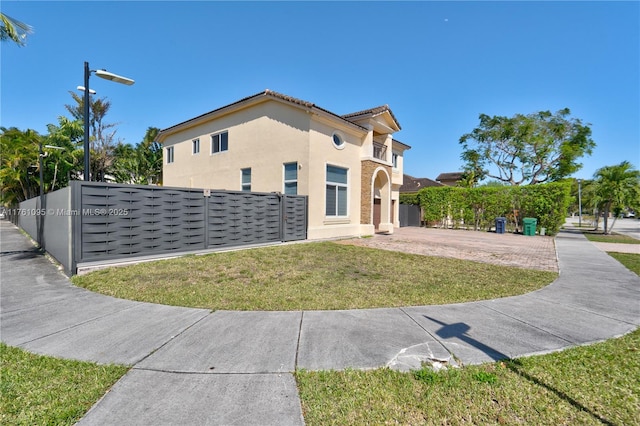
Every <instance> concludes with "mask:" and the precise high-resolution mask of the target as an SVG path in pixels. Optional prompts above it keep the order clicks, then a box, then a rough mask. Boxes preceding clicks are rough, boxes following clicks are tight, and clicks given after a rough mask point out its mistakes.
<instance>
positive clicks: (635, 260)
mask: <svg viewBox="0 0 640 426" xmlns="http://www.w3.org/2000/svg"><path fill="white" fill-rule="evenodd" d="M607 254H608V255H609V256H611V257H613V258H614V259H616V260H617V261H618V262H620V263H622V264H623V265H624V266H626V267H627V269H629V270H630V271H632V272H635V273H636V274H637V275H640V254H635V253H616V252H607Z"/></svg>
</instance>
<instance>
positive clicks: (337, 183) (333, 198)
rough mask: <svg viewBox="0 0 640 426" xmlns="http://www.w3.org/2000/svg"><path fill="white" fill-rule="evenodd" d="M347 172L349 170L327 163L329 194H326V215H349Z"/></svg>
mask: <svg viewBox="0 0 640 426" xmlns="http://www.w3.org/2000/svg"><path fill="white" fill-rule="evenodd" d="M347 174H348V170H347V169H343V168H342V167H336V166H329V165H327V194H326V203H325V207H326V215H327V216H346V215H347V198H348V197H347V192H348V189H349V187H348V185H347Z"/></svg>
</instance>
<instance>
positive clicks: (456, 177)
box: [436, 172, 464, 182]
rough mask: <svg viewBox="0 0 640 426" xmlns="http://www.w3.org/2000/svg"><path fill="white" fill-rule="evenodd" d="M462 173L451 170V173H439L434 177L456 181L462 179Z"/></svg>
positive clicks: (438, 179) (440, 179)
mask: <svg viewBox="0 0 640 426" xmlns="http://www.w3.org/2000/svg"><path fill="white" fill-rule="evenodd" d="M463 174H464V173H462V172H451V173H440V174H439V175H438V177H437V178H436V180H437V181H439V182H440V181H443V180H446V181H458V180H460V179H462V175H463Z"/></svg>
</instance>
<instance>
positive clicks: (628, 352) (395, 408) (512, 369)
mask: <svg viewBox="0 0 640 426" xmlns="http://www.w3.org/2000/svg"><path fill="white" fill-rule="evenodd" d="M639 354H640V330H636V331H635V332H633V333H631V334H628V335H626V336H624V337H622V338H619V339H612V340H609V341H607V342H604V343H599V344H595V345H592V346H582V347H576V348H571V349H568V350H565V351H563V352H559V353H554V354H549V355H544V356H534V357H528V358H520V359H516V360H512V361H507V362H499V363H492V364H484V365H480V366H468V367H464V368H461V369H449V370H445V371H442V372H439V373H436V372H433V371H431V370H430V369H424V370H420V371H416V372H413V373H400V372H396V371H392V370H389V369H387V368H383V369H377V370H373V371H355V370H347V371H342V372H335V371H319V372H310V371H298V372H297V373H296V378H297V381H298V388H299V390H300V397H301V400H302V407H303V412H304V418H305V421H306V424H307V425H309V426H312V425H365V424H380V425H382V424H402V425H414V424H421V425H422V424H424V425H444V424H532V425H533V424H539V425H542V424H544V425H559V424H566V425H568V424H580V425H583V424H594V425H600V424H615V425H639V424H640V417H639V416H638V413H639V412H640V355H639Z"/></svg>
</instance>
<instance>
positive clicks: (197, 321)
mask: <svg viewBox="0 0 640 426" xmlns="http://www.w3.org/2000/svg"><path fill="white" fill-rule="evenodd" d="M214 313H215V311H214V312H209V313H208V314H207V315H204V316H203V317H202V318H200V319H198V320H196V321H195V322H194V323H192V324H191V325H188V326H187V327H185V328H184V330H182V331H180V332H179V333H178V334H176V335H173V336H171V337H169V339H168V340H167V341H165V342H164V343H163V344H161V345H160V346H158V347H157V348H155V349H153V350H152V351H151V352H149V353H148V354H147V355H145V356H143V357H142V358H140V359H139V360H138V361H136V363H135V364H133V365H132V366H131V368H135V366H136V365H138V364H140V363H141V362H143V361H144V360H146V359H147V358H149V357H150V356H151V355H153V354H155V353H156V352H158V351H159V350H160V349H162V348H164V347H165V346H166V345H168V344H169V342H171V341H172V340H174V339H175V338H176V337H179V336H182V334H184V333H185V332H186V331H187V330H190V329H191V328H192V327H194V326H195V325H196V324H198V323H200V321H204V319H205V318H209V317H210V316H211V315H213V314H214Z"/></svg>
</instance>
